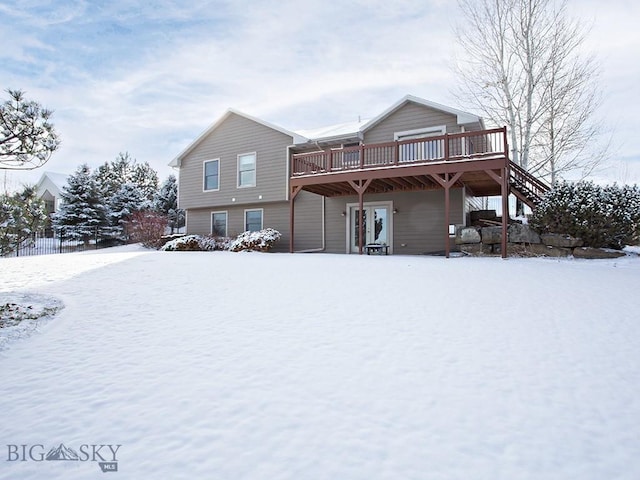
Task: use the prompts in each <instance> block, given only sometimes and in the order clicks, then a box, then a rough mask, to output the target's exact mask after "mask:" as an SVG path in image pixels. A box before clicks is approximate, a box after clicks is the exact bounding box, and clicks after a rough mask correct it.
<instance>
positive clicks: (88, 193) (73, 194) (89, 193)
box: [53, 164, 108, 243]
mask: <svg viewBox="0 0 640 480" xmlns="http://www.w3.org/2000/svg"><path fill="white" fill-rule="evenodd" d="M61 197H62V205H61V207H60V210H59V211H58V212H57V213H56V214H54V216H53V224H54V226H55V227H56V228H59V229H63V231H64V233H65V236H67V237H69V238H73V239H78V240H83V241H84V242H85V243H88V241H89V239H91V238H93V237H94V236H95V235H97V234H98V233H101V232H102V230H103V229H104V228H105V227H106V226H107V224H108V221H107V208H106V207H105V205H104V197H103V196H102V194H101V192H100V189H99V188H98V184H97V182H96V179H95V177H94V176H93V175H92V174H91V170H90V169H89V166H88V165H86V164H84V165H81V166H80V167H78V169H77V170H76V172H75V173H74V174H73V175H71V176H70V177H69V179H68V180H67V185H66V186H65V187H64V188H63V191H62V194H61Z"/></svg>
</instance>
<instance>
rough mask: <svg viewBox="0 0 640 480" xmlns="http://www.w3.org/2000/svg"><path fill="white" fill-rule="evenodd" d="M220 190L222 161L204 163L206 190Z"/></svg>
mask: <svg viewBox="0 0 640 480" xmlns="http://www.w3.org/2000/svg"><path fill="white" fill-rule="evenodd" d="M219 189H220V160H219V159H216V160H209V161H206V162H204V190H205V191H206V190H219Z"/></svg>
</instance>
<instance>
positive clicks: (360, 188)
mask: <svg viewBox="0 0 640 480" xmlns="http://www.w3.org/2000/svg"><path fill="white" fill-rule="evenodd" d="M372 180H373V179H371V178H369V179H368V180H357V182H358V183H356V181H355V180H349V185H351V188H353V189H354V190H355V191H356V193H357V194H358V209H359V210H358V253H359V254H360V255H362V252H363V249H364V245H363V238H364V232H363V229H362V221H363V220H364V218H363V217H364V192H365V190H366V189H367V188H369V185H371V181H372Z"/></svg>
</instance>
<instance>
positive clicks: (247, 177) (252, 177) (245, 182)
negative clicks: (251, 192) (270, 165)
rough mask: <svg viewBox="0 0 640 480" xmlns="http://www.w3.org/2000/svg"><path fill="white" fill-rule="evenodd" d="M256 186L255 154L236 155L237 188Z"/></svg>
mask: <svg viewBox="0 0 640 480" xmlns="http://www.w3.org/2000/svg"><path fill="white" fill-rule="evenodd" d="M255 186H256V154H255V153H244V154H242V155H238V188H240V187H255Z"/></svg>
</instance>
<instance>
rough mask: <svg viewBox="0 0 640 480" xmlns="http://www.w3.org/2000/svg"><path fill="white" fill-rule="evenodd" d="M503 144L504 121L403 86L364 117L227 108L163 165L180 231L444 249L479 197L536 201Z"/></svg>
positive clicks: (315, 247) (289, 244) (288, 242)
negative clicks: (174, 174) (488, 122)
mask: <svg viewBox="0 0 640 480" xmlns="http://www.w3.org/2000/svg"><path fill="white" fill-rule="evenodd" d="M508 150H509V149H508V145H507V138H506V129H504V128H501V129H490V130H488V129H486V127H485V125H484V123H483V120H482V119H481V118H480V117H478V116H476V115H473V114H471V113H467V112H463V111H460V110H457V109H454V108H451V107H447V106H444V105H440V104H438V103H435V102H431V101H428V100H425V99H421V98H418V97H414V96H411V95H408V96H406V97H404V98H402V99H401V100H400V101H398V102H397V103H395V104H394V105H392V106H391V107H389V108H388V109H387V110H385V111H384V112H382V113H381V114H380V115H378V116H377V117H375V118H373V119H371V120H368V121H366V122H354V123H351V124H341V125H334V126H331V127H326V128H319V129H315V130H307V131H297V132H294V131H290V130H287V129H284V128H281V127H279V126H276V125H273V124H270V123H268V122H265V121H264V120H261V119H258V118H255V117H252V116H249V115H246V114H244V113H241V112H238V111H236V110H233V109H230V110H228V111H227V112H226V113H225V114H224V115H223V116H222V117H221V118H220V119H219V120H217V121H216V122H215V123H214V124H213V125H211V126H210V127H209V128H208V129H207V130H206V131H204V132H203V133H202V134H201V135H200V136H199V137H198V138H197V139H196V140H195V141H194V142H193V143H191V144H190V145H189V146H188V147H187V148H186V149H185V150H184V151H183V152H182V153H180V154H179V155H178V156H177V157H176V158H175V159H174V160H172V162H171V163H170V165H171V166H173V167H176V168H178V169H179V188H178V192H179V194H178V202H179V205H180V207H181V208H182V209H184V210H185V211H186V219H187V220H186V222H187V225H186V231H187V233H193V234H203V235H204V234H213V235H219V236H234V235H237V234H239V233H241V232H243V231H246V230H259V229H261V228H266V227H272V228H275V229H277V230H279V231H280V232H281V233H282V236H283V238H282V239H281V241H280V243H279V245H278V247H277V248H278V249H279V250H280V251H287V250H288V251H291V252H301V251H303V252H309V251H323V252H333V253H362V252H363V251H365V250H367V246H368V245H374V244H375V245H384V246H385V250H388V253H398V254H423V253H431V252H445V253H446V254H447V255H448V254H449V251H450V248H451V242H452V238H451V237H452V232H453V228H454V226H455V225H460V224H465V223H466V221H467V214H468V212H469V211H470V210H473V209H475V208H476V207H477V206H478V205H479V201H478V200H479V198H480V197H484V196H490V195H501V196H502V204H503V209H504V211H505V212H508V201H507V199H508V195H509V193H514V194H516V195H519V196H520V197H521V198H526V201H527V203H531V202H534V201H535V193H536V191H535V186H534V185H533V184H532V178H530V177H529V176H528V175H527V174H526V172H521V171H518V170H516V169H515V168H514V166H513V164H512V163H511V162H510V161H509V158H508ZM504 217H505V218H504V220H503V227H505V228H503V231H504V232H506V222H507V218H506V216H504ZM360 225H361V226H362V228H360V227H359V226H360ZM502 241H503V246H504V247H505V248H503V252H506V233H505V234H503V239H502Z"/></svg>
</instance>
